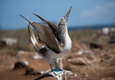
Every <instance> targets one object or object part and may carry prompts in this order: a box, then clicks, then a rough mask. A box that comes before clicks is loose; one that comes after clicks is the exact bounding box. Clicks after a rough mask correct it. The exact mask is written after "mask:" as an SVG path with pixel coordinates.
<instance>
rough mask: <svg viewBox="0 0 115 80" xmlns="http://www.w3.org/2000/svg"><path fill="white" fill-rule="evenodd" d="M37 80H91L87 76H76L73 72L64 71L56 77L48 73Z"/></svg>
mask: <svg viewBox="0 0 115 80" xmlns="http://www.w3.org/2000/svg"><path fill="white" fill-rule="evenodd" d="M35 80H91V79H90V78H88V77H86V76H82V75H79V74H75V73H73V72H71V71H66V70H64V71H63V72H61V73H60V74H59V75H55V74H54V73H53V72H48V73H47V74H44V75H42V76H40V77H38V78H36V79H35Z"/></svg>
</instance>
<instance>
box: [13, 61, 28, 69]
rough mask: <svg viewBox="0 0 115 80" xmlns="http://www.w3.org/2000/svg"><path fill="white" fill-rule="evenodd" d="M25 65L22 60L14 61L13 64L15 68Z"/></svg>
mask: <svg viewBox="0 0 115 80" xmlns="http://www.w3.org/2000/svg"><path fill="white" fill-rule="evenodd" d="M24 67H26V65H25V64H24V63H23V62H16V63H15V64H14V69H17V68H24Z"/></svg>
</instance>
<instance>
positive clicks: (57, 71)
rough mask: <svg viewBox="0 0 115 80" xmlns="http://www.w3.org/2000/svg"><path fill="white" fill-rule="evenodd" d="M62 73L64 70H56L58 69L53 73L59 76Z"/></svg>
mask: <svg viewBox="0 0 115 80" xmlns="http://www.w3.org/2000/svg"><path fill="white" fill-rule="evenodd" d="M62 71H63V70H62V69H61V68H56V69H54V70H53V73H54V74H56V75H58V74H60V73H61V72H62Z"/></svg>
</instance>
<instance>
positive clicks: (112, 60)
mask: <svg viewBox="0 0 115 80" xmlns="http://www.w3.org/2000/svg"><path fill="white" fill-rule="evenodd" d="M72 42H73V46H72V50H71V52H70V54H69V55H68V56H66V57H65V58H63V59H62V58H60V59H58V60H57V61H58V65H59V67H61V68H63V69H64V71H63V72H62V73H61V74H60V75H57V76H55V75H54V74H53V73H52V72H50V66H49V64H48V63H47V61H46V60H45V59H43V58H41V57H40V56H39V55H37V54H36V53H35V52H28V51H18V52H17V53H15V55H13V56H10V55H8V54H7V52H6V50H5V49H4V48H3V49H0V80H115V44H111V45H108V44H105V45H103V44H99V43H98V44H97V43H96V44H94V45H96V46H97V45H98V47H93V48H91V49H90V48H88V47H87V46H86V45H85V44H83V43H80V42H78V41H76V40H73V41H72ZM99 46H101V47H99ZM53 67H55V66H53ZM46 73H47V74H46Z"/></svg>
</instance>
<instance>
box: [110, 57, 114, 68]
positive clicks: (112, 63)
mask: <svg viewBox="0 0 115 80" xmlns="http://www.w3.org/2000/svg"><path fill="white" fill-rule="evenodd" d="M111 65H112V66H114V65H115V57H114V59H113V60H112V61H111Z"/></svg>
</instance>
